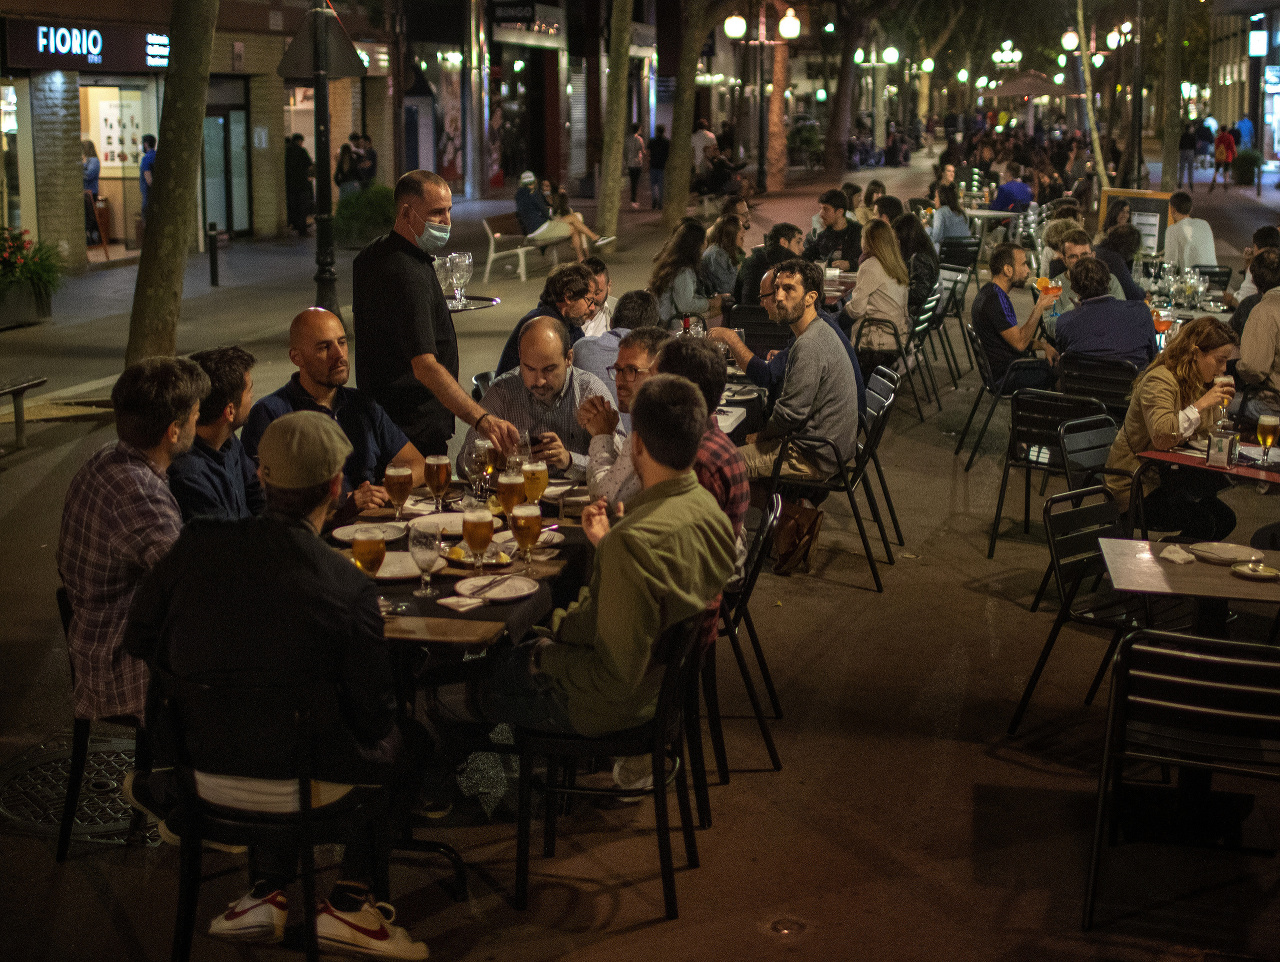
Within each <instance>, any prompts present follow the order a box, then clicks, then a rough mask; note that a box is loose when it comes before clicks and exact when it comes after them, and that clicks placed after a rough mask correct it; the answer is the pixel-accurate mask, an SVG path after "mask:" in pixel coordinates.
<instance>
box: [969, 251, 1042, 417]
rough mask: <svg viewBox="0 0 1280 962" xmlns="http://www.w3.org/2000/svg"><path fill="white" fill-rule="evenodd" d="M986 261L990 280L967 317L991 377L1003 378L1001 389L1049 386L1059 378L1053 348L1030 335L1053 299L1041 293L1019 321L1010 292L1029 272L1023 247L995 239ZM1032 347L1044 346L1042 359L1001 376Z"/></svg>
mask: <svg viewBox="0 0 1280 962" xmlns="http://www.w3.org/2000/svg"><path fill="white" fill-rule="evenodd" d="M989 263H990V268H991V280H990V281H988V282H987V283H986V284H984V285H983V286H982V289H981V290H979V291H978V295H977V297H975V298H974V299H973V308H972V311H973V315H972V316H973V329H974V331H976V332H977V335H978V338H979V339H980V340H981V341H982V347H983V350H984V351H986V353H987V361H988V363H989V364H990V365H991V376H992V377H994V378H995V380H996V381H997V382H999V381H1000V380H1001V379H1002V378H1004V393H1005V394H1009V393H1012V392H1013V391H1014V390H1016V389H1017V388H1021V387H1034V388H1043V389H1045V390H1053V389H1054V388H1055V387H1056V386H1057V383H1058V369H1057V367H1056V364H1057V360H1058V352H1057V351H1056V350H1054V348H1053V345H1052V344H1049V343H1048V342H1047V341H1041V340H1037V339H1036V336H1035V332H1036V327H1037V326H1038V325H1039V324H1040V317H1041V315H1043V314H1044V312H1045V310H1046V309H1048V307H1049V306H1050V305H1051V304H1052V303H1053V298H1052V297H1050V296H1049V295H1048V294H1043V293H1042V294H1041V295H1040V296H1039V297H1038V298H1037V299H1036V304H1035V307H1033V308H1032V309H1031V313H1030V314H1029V315H1028V316H1027V319H1026V320H1025V321H1023V322H1022V323H1021V324H1019V323H1018V315H1017V313H1016V312H1015V311H1014V309H1013V302H1012V301H1011V300H1009V292H1010V291H1012V290H1014V289H1015V288H1022V287H1026V285H1027V278H1028V277H1029V276H1030V275H1031V270H1030V269H1029V268H1028V267H1027V252H1026V251H1024V250H1023V249H1022V248H1021V247H1019V246H1018V245H1017V244H1000V245H999V246H997V247H996V248H995V249H994V250H993V251H992V252H991V259H990V262H989ZM1037 349H1038V350H1042V351H1044V360H1037V361H1036V363H1035V364H1034V365H1026V366H1023V367H1020V368H1019V369H1018V370H1016V371H1013V372H1010V373H1009V375H1008V377H1007V378H1006V377H1005V374H1006V372H1008V370H1009V365H1010V364H1011V363H1013V362H1014V361H1015V360H1018V359H1019V358H1026V357H1034V356H1035V355H1034V351H1035V350H1037Z"/></svg>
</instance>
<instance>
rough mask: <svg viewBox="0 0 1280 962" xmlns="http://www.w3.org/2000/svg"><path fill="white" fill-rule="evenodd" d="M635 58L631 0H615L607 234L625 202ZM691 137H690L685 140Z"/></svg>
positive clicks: (602, 202) (604, 213)
mask: <svg viewBox="0 0 1280 962" xmlns="http://www.w3.org/2000/svg"><path fill="white" fill-rule="evenodd" d="M630 58H631V2H630V0H613V12H612V16H611V19H610V21H609V79H608V80H607V81H606V88H605V105H604V151H603V153H602V154H601V157H600V193H599V194H597V195H596V196H597V197H598V198H599V206H598V207H597V208H596V230H597V231H599V232H600V233H601V234H604V235H605V236H606V237H612V236H615V235H616V234H617V233H618V207H619V205H620V204H621V203H622V155H623V143H624V141H625V140H626V137H627V134H628V133H629V131H628V129H627V79H628V77H629V76H630V70H629V69H628V68H629V67H630V65H631V64H630ZM688 139H689V138H688V137H686V138H685V140H688Z"/></svg>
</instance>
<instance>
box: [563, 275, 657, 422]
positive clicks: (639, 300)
mask: <svg viewBox="0 0 1280 962" xmlns="http://www.w3.org/2000/svg"><path fill="white" fill-rule="evenodd" d="M609 324H610V327H609V330H607V331H605V332H604V333H603V334H601V335H600V336H598V337H584V338H582V339H581V340H580V341H578V343H577V344H575V345H573V366H574V367H576V368H578V369H579V370H581V371H589V372H590V373H592V374H594V375H595V376H596V377H598V378H599V379H600V380H601V382H603V383H604V385H605V386H606V387H608V388H609V393H610V394H612V395H613V402H614V404H617V403H618V392H617V388H616V386H615V384H614V380H613V378H611V377H610V376H609V367H610V365H612V364H613V363H614V362H615V361H616V360H617V359H618V344H619V342H620V341H621V340H622V339H623V338H624V337H626V336H627V335H628V334H629V333H631V331H633V330H635V329H637V328H641V327H661V326H662V319H661V318H659V317H658V299H657V298H656V297H654V296H653V295H652V294H650V293H649V292H648V291H627V293H625V294H623V295H622V296H621V297H620V298H618V305H617V307H615V308H614V310H613V313H612V314H611V315H610V317H609ZM623 422H624V423H625V424H628V425H629V424H630V421H629V420H628V419H627V418H625V417H624V418H623Z"/></svg>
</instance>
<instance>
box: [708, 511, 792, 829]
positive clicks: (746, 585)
mask: <svg viewBox="0 0 1280 962" xmlns="http://www.w3.org/2000/svg"><path fill="white" fill-rule="evenodd" d="M781 517H782V495H780V494H775V495H774V496H773V498H772V499H771V501H770V503H769V510H768V511H766V512H765V513H764V515H763V517H762V518H761V519H760V525H759V527H757V528H756V533H755V536H754V537H753V538H752V539H751V548H750V549H749V551H748V552H747V560H746V563H745V564H744V565H743V570H742V578H741V579H740V580H738V581H737V582H736V583H735V582H730V583H729V584H728V585H726V586H725V589H724V597H723V598H722V600H721V603H720V614H719V623H720V632H719V637H721V638H727V639H728V640H729V644H730V646H731V647H732V648H733V656H734V659H735V660H736V661H737V663H738V671H739V672H740V673H741V675H742V684H743V686H744V687H745V688H746V690H747V700H748V701H749V702H750V703H751V710H752V712H753V713H754V714H755V716H756V723H757V724H758V725H759V726H760V737H761V738H763V739H764V746H765V750H766V751H767V752H768V753H769V761H770V762H771V763H772V764H773V770H774V771H775V772H780V771H782V759H781V758H779V757H778V749H777V748H776V747H775V746H774V744H773V735H772V733H771V732H770V731H769V722H768V720H767V719H766V718H765V715H764V709H763V708H762V707H761V704H760V696H759V695H758V694H757V693H756V686H755V682H753V681H752V679H751V672H750V670H749V669H748V668H747V660H746V658H745V657H744V655H743V652H742V644H741V641H740V639H739V637H738V629H739V628H741V627H743V626H745V627H746V629H747V636H748V638H750V640H751V647H752V649H753V650H754V651H755V656H756V666H757V667H758V668H759V670H760V677H761V680H762V681H763V682H764V687H765V691H766V692H767V693H768V695H769V703H770V706H771V707H772V709H773V717H774V718H781V717H782V703H781V702H780V701H779V700H778V692H777V690H776V689H775V688H774V685H773V676H772V675H771V674H770V672H769V663H768V662H767V661H766V660H765V657H764V648H763V647H762V646H761V644H760V636H759V635H758V634H756V626H755V624H754V622H752V620H751V610H750V607H749V606H750V604H751V594H752V592H753V591H754V590H755V587H756V581H757V580H758V579H759V577H760V572H761V571H762V570H764V563H765V561H766V560H767V559H768V557H769V553H770V551H771V549H772V547H773V535H774V532H775V531H777V528H778V520H779V519H780V518H781ZM701 677H702V688H701V690H702V697H703V699H704V700H705V703H706V706H707V733H708V734H709V735H710V736H711V749H712V752H713V753H714V755H715V760H716V769H717V771H718V773H719V776H720V784H721V785H727V784H728V783H729V759H728V755H727V753H726V752H725V746H724V729H723V726H722V724H721V718H720V694H719V686H718V684H717V681H716V643H715V642H712V643H711V645H709V646H708V647H707V650H706V651H705V652H703V654H702V672H701ZM688 697H689V704H688V705H687V706H686V708H685V711H686V721H685V726H686V734H687V735H688V739H689V770H690V772H691V773H692V775H693V793H694V798H695V800H696V801H697V804H698V823H699V825H701V826H702V827H703V828H707V827H708V826H710V824H711V806H710V800H709V798H708V796H707V771H706V764H705V761H704V755H703V751H702V728H701V719H700V714H701V712H700V708H699V703H698V686H696V685H694V686H691V687H690V688H689V691H688Z"/></svg>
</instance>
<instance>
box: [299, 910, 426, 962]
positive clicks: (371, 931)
mask: <svg viewBox="0 0 1280 962" xmlns="http://www.w3.org/2000/svg"><path fill="white" fill-rule="evenodd" d="M395 920H396V910H395V909H394V908H392V907H391V906H390V905H388V904H387V903H386V902H377V903H374V902H373V901H372V900H370V901H368V902H366V903H365V904H364V905H362V906H361V907H360V908H359V910H357V911H355V912H339V911H338V910H337V909H335V908H334V907H333V906H332V905H330V904H329V900H328V899H325V900H324V901H323V902H321V903H320V911H319V912H318V913H317V915H316V938H317V940H318V941H319V943H320V948H321V949H328V950H330V951H332V952H356V953H359V954H361V955H373V956H378V957H379V958H384V959H410V960H418V959H425V958H426V957H427V944H426V943H425V942H419V941H418V940H416V939H414V938H413V937H412V936H410V935H409V933H408V932H406V931H405V930H404V929H403V928H401V927H400V926H398V925H392V924H391V923H392V922H394V921H395Z"/></svg>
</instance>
